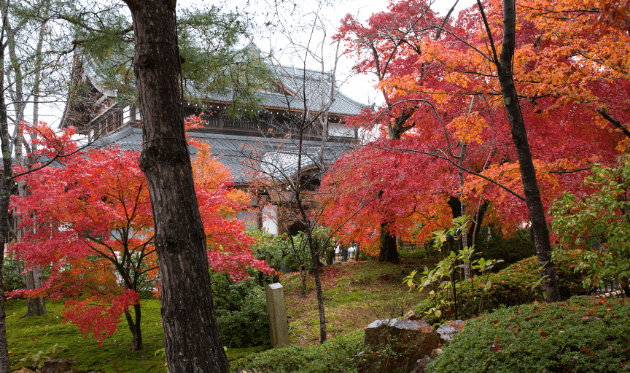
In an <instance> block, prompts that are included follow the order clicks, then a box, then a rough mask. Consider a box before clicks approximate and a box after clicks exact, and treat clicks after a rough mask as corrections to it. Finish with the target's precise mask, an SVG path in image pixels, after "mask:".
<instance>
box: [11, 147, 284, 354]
mask: <svg viewBox="0 0 630 373" xmlns="http://www.w3.org/2000/svg"><path fill="white" fill-rule="evenodd" d="M195 146H196V148H197V150H198V153H197V159H196V160H195V161H194V162H193V163H194V165H195V170H194V171H195V180H196V185H195V187H196V190H195V191H196V194H197V199H198V202H199V207H200V213H201V216H202V221H203V224H204V231H205V233H206V236H207V247H208V260H209V264H210V267H211V268H212V269H213V270H214V271H217V272H227V273H229V274H230V275H231V276H232V278H233V279H234V280H237V281H240V280H243V279H246V278H248V275H247V271H246V270H247V269H248V268H256V269H258V270H260V271H263V272H266V273H270V272H272V270H271V268H269V267H268V266H267V264H266V263H265V262H264V261H260V260H257V259H255V258H254V257H253V256H252V253H251V248H250V246H249V245H250V244H251V243H252V239H251V238H250V237H248V236H247V235H245V233H244V231H245V227H244V224H243V223H242V222H241V221H238V220H237V219H235V218H234V216H235V215H236V213H237V211H239V210H240V209H241V208H243V204H242V202H243V200H244V197H243V193H242V192H238V191H235V190H233V189H232V188H231V176H230V173H229V171H228V170H227V169H226V168H225V167H224V166H223V165H222V164H220V163H219V162H217V161H216V160H215V159H213V158H212V157H211V156H210V153H209V150H210V149H209V147H208V146H207V145H205V144H201V143H198V144H195ZM42 152H45V150H43V151H42ZM139 155H140V153H139V152H136V151H124V150H120V149H117V148H113V147H110V148H105V149H90V150H86V151H82V152H79V153H77V154H76V155H75V156H72V157H68V158H64V159H63V160H60V164H58V165H57V166H55V167H47V168H44V169H42V170H41V171H39V172H37V173H31V174H28V175H26V176H24V178H23V180H25V181H26V183H27V185H28V191H29V194H28V196H26V197H16V198H15V199H14V200H13V202H12V207H13V208H15V211H16V212H15V213H16V214H18V215H20V216H21V219H22V220H21V227H22V228H23V229H24V230H25V233H24V235H23V237H22V238H21V240H20V241H19V242H17V243H16V244H14V245H13V246H11V248H10V249H11V250H13V251H14V252H15V253H16V254H17V255H18V256H19V257H20V258H21V259H22V260H24V261H25V262H26V266H27V267H29V266H35V265H37V266H41V267H44V266H47V265H50V266H51V276H50V278H49V279H48V280H47V281H46V282H45V283H44V286H43V287H42V289H38V290H36V291H19V292H20V293H21V294H24V295H26V296H33V297H36V296H42V295H47V296H49V297H51V298H52V299H60V298H68V301H67V302H66V307H65V311H64V312H65V320H66V321H70V322H72V323H74V324H77V325H78V326H79V328H80V329H81V330H82V331H83V333H84V334H85V335H86V336H87V334H89V333H93V335H94V337H95V338H96V339H97V340H99V342H102V341H103V339H104V338H106V337H107V336H109V335H111V334H112V333H113V332H114V331H115V329H116V325H117V324H118V322H119V319H120V316H121V315H122V314H123V313H127V312H129V307H130V306H137V305H138V291H139V290H140V289H141V288H145V289H146V288H147V287H149V288H151V287H154V288H156V289H158V288H159V282H158V283H156V282H155V280H157V281H159V279H156V275H157V271H156V269H157V267H158V261H157V257H156V254H155V249H154V247H153V242H152V239H153V217H152V212H151V203H150V199H149V192H148V188H147V185H146V179H145V177H144V174H143V173H142V172H141V171H140V169H139V168H138V165H137V159H138V156H139ZM35 166H37V165H35ZM95 320H96V321H95ZM129 320H130V318H129V317H128V322H129ZM137 323H139V320H137ZM130 327H132V325H131V324H130ZM138 329H139V326H138ZM134 337H135V336H134Z"/></svg>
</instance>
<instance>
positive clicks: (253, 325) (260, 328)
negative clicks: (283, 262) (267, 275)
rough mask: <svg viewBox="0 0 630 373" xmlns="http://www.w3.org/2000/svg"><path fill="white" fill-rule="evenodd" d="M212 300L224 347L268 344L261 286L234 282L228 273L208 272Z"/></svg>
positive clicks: (267, 319) (267, 318)
mask: <svg viewBox="0 0 630 373" xmlns="http://www.w3.org/2000/svg"><path fill="white" fill-rule="evenodd" d="M211 276H212V287H213V300H214V305H215V310H216V315H217V325H218V328H219V335H220V337H221V342H222V343H223V344H224V345H225V346H227V347H251V346H260V345H268V344H269V343H270V336H269V316H268V314H267V301H266V298H265V291H264V285H266V284H268V283H270V282H271V280H270V279H267V281H266V282H263V284H259V283H258V282H256V281H253V280H244V281H240V282H234V281H232V279H231V278H230V276H229V275H226V274H223V273H211Z"/></svg>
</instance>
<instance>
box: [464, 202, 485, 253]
mask: <svg viewBox="0 0 630 373" xmlns="http://www.w3.org/2000/svg"><path fill="white" fill-rule="evenodd" d="M488 206H490V203H489V202H488V201H484V202H483V203H482V204H481V206H479V210H477V217H476V219H475V220H473V222H472V223H471V225H470V229H469V230H468V242H469V243H470V244H471V245H476V244H477V239H478V238H479V230H480V229H481V225H482V223H483V218H484V217H485V216H486V211H488Z"/></svg>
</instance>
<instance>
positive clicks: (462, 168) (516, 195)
mask: <svg viewBox="0 0 630 373" xmlns="http://www.w3.org/2000/svg"><path fill="white" fill-rule="evenodd" d="M366 146H373V147H375V148H377V149H381V150H388V151H396V152H401V153H412V154H421V155H428V156H430V157H434V158H438V159H442V160H445V161H447V162H449V163H450V164H452V165H453V166H455V167H457V168H458V169H460V170H462V171H464V172H466V173H469V174H471V175H475V176H477V177H480V178H482V179H484V180H486V181H489V182H491V183H492V184H495V185H496V186H498V187H500V188H502V189H504V190H505V191H506V192H508V193H510V194H512V195H513V196H514V197H516V198H518V199H520V200H522V201H525V197H523V196H521V195H520V194H518V193H516V192H515V191H513V190H512V189H510V188H508V187H506V186H505V185H503V184H501V183H499V182H498V181H496V180H493V179H491V178H489V177H487V176H485V175H482V174H480V173H478V172H475V171H472V170H470V169H468V168H465V167H463V166H460V165H459V164H457V163H456V162H455V161H453V160H452V159H450V158H449V157H447V156H442V155H439V154H435V153H430V152H426V151H422V150H415V149H401V148H388V147H385V146H377V145H373V144H368V145H366ZM441 152H442V153H444V152H443V151H441ZM444 154H446V153H444Z"/></svg>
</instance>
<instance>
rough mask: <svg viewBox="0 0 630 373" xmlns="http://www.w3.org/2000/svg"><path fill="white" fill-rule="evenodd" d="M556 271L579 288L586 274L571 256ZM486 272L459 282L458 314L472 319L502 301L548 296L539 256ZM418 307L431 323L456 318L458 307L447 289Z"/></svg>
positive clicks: (510, 302) (522, 301)
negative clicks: (537, 258)
mask: <svg viewBox="0 0 630 373" xmlns="http://www.w3.org/2000/svg"><path fill="white" fill-rule="evenodd" d="M558 259H559V260H558V261H557V262H556V272H557V274H558V278H559V282H560V285H561V286H566V287H568V288H572V289H577V288H579V284H580V282H581V279H582V277H581V276H580V275H579V273H576V272H574V266H573V264H572V261H571V260H570V256H568V257H564V258H558ZM487 278H488V281H489V282H490V286H489V287H488V286H487V285H488V282H487V280H486V277H485V276H477V277H474V278H472V279H468V280H464V281H461V282H459V283H458V284H457V285H458V287H457V293H458V315H457V316H458V318H460V319H468V318H471V317H475V316H478V315H479V314H481V313H482V312H483V311H491V310H495V309H497V308H498V307H499V306H500V305H504V306H513V305H519V304H525V303H531V302H534V301H543V300H544V299H545V297H544V294H543V291H542V288H541V286H540V274H539V271H538V261H537V260H536V257H531V258H527V259H523V260H521V261H520V262H517V263H515V264H512V265H511V266H509V267H507V268H505V269H503V270H501V271H499V272H497V273H491V274H489V275H488V277H487ZM432 309H434V310H435V309H439V310H440V313H441V315H440V317H436V316H435V315H434V314H433V312H431V310H432ZM414 311H415V312H416V313H417V314H419V315H427V313H428V317H427V318H428V321H429V322H431V323H436V322H441V321H444V320H450V319H453V318H454V316H455V309H454V307H453V302H452V294H446V293H444V292H436V293H432V294H430V295H429V297H427V298H426V299H425V300H423V301H422V302H420V303H419V304H418V305H417V306H416V308H415V309H414Z"/></svg>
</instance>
